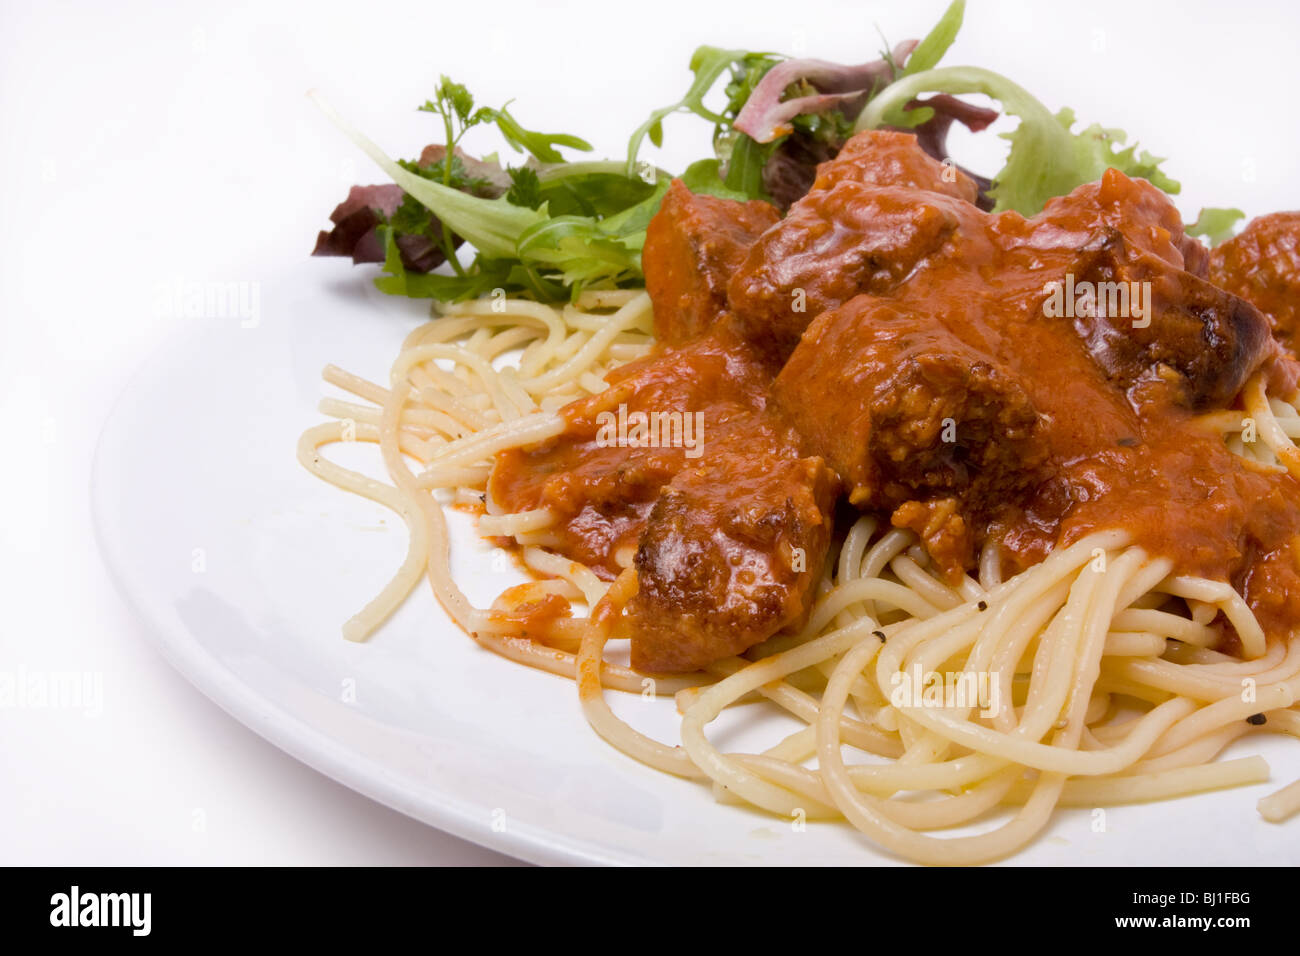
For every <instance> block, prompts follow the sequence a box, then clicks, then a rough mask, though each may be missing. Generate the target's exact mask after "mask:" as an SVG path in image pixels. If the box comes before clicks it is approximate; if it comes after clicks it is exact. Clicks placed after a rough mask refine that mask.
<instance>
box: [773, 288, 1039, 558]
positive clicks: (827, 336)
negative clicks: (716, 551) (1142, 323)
mask: <svg viewBox="0 0 1300 956" xmlns="http://www.w3.org/2000/svg"><path fill="white" fill-rule="evenodd" d="M773 395H774V397H775V399H776V402H777V403H778V405H779V406H780V408H781V409H782V411H784V412H785V414H786V416H787V417H788V418H789V420H790V421H791V422H792V423H793V424H794V426H795V428H796V429H797V430H798V431H799V433H800V434H801V435H803V436H804V437H805V439H806V440H807V442H808V443H809V446H810V447H811V448H813V449H815V450H816V451H817V452H818V453H819V454H821V455H824V456H825V458H826V460H827V462H828V463H829V464H830V465H831V466H832V467H833V468H834V469H835V470H836V471H837V472H838V473H839V475H840V476H841V477H842V478H843V479H844V482H845V484H846V485H847V487H848V490H849V501H850V502H851V503H853V504H855V505H857V506H858V507H861V508H869V509H872V510H884V511H889V512H892V511H894V510H895V509H897V508H899V507H900V506H902V505H903V504H905V503H907V502H913V501H928V500H931V499H936V500H950V499H951V500H953V501H955V502H956V507H957V508H958V510H959V512H960V513H961V514H964V515H967V516H973V517H979V518H982V519H984V518H987V517H989V516H990V515H991V514H992V513H993V511H994V510H995V506H996V505H998V504H1000V503H1001V502H1004V501H1007V500H1010V499H1011V498H1012V496H1014V495H1017V494H1019V493H1022V492H1024V491H1025V490H1026V489H1028V488H1031V487H1032V486H1033V485H1035V484H1036V483H1037V482H1039V481H1041V480H1042V478H1043V474H1042V465H1043V463H1044V461H1045V460H1046V458H1047V454H1048V448H1047V443H1046V437H1045V430H1046V429H1045V422H1044V421H1043V420H1042V418H1041V416H1040V415H1039V413H1038V411H1037V409H1036V408H1035V407H1034V405H1033V402H1032V401H1031V400H1030V398H1029V396H1028V394H1027V392H1026V391H1025V389H1024V387H1023V386H1022V385H1021V383H1020V381H1018V379H1017V376H1016V375H1015V374H1014V373H1012V372H1011V371H1010V369H1008V368H1007V367H1006V366H1005V365H1003V364H1002V363H1001V362H999V361H997V360H996V359H994V358H993V357H992V356H991V355H988V354H986V353H984V352H981V351H980V350H978V349H976V348H972V347H971V346H969V345H967V344H966V343H965V342H963V341H962V340H961V339H959V338H958V337H957V336H956V335H954V334H953V333H952V332H951V331H950V330H949V329H948V328H947V327H946V326H945V325H944V324H943V323H942V322H941V321H940V320H939V319H938V318H936V317H934V316H930V315H927V314H925V313H922V312H917V311H913V310H910V309H907V308H904V307H900V306H898V305H895V304H894V303H892V302H891V301H890V300H888V299H880V298H875V297H872V296H865V295H864V296H858V297H856V298H854V299H851V300H849V301H848V302H847V303H845V304H844V305H842V306H840V307H839V308H838V309H832V310H830V311H828V312H825V313H823V314H822V315H821V316H819V317H818V318H817V320H816V321H815V322H814V323H813V324H812V325H811V326H810V327H809V329H808V331H807V332H806V333H805V334H804V337H803V341H802V342H801V343H800V345H799V347H798V348H797V349H795V352H794V354H793V355H792V356H791V357H790V361H789V362H788V363H787V364H786V366H785V368H784V369H783V370H782V372H781V374H780V375H779V376H778V377H777V380H776V383H775V385H774V387H773ZM950 510H951V509H950ZM900 523H901V522H900ZM968 524H969V523H968V522H966V521H963V528H965V527H967V526H968ZM926 527H928V524H927V525H926ZM939 530H941V529H939V528H935V529H932V531H931V532H930V534H931V535H937V534H938V532H939ZM942 530H944V531H945V532H946V533H948V534H951V532H952V529H951V526H950V525H945V526H944V527H943V529H942ZM922 537H927V535H926V534H924V533H923V534H922ZM948 550H949V551H955V553H958V554H961V555H966V554H967V553H968V552H969V550H970V546H969V542H967V543H965V544H954V545H950V546H949V548H948Z"/></svg>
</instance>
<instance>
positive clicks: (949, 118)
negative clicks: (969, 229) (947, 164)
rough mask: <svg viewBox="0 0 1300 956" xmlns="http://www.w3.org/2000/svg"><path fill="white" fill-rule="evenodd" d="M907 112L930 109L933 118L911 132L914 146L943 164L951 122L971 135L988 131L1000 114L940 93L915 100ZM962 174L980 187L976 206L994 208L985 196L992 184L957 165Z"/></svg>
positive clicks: (946, 154) (908, 106) (986, 209)
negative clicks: (965, 129) (915, 144)
mask: <svg viewBox="0 0 1300 956" xmlns="http://www.w3.org/2000/svg"><path fill="white" fill-rule="evenodd" d="M904 109H906V110H909V111H911V110H918V109H925V110H929V111H930V112H931V113H932V114H933V115H932V116H931V117H930V118H929V119H928V120H926V121H925V122H923V123H921V125H919V126H916V127H914V128H913V129H912V132H913V133H915V134H916V142H917V145H918V146H920V147H921V149H923V150H925V152H926V153H928V154H929V155H930V156H933V157H934V158H935V159H937V160H939V161H940V162H943V161H944V160H947V159H949V156H948V131H949V130H950V129H952V124H953V123H961V124H962V125H963V126H965V127H966V128H967V129H968V130H970V131H971V132H972V133H978V132H981V131H982V130H985V129H988V127H989V125H990V124H991V123H992V122H993V121H994V120H996V119H997V118H998V116H1000V115H1001V114H1000V113H998V111H997V110H993V109H988V108H987V107H983V106H976V105H975V104H974V103H967V102H965V101H964V100H959V99H957V97H955V96H949V95H948V94H947V93H939V94H936V95H935V96H931V97H929V98H927V99H915V100H912V102H910V103H908V104H907V106H905V107H904ZM957 168H958V169H960V170H961V171H962V172H963V173H965V174H966V175H967V176H969V177H970V178H971V179H973V180H974V181H975V185H977V186H978V187H979V197H978V199H977V200H976V205H978V206H979V207H980V208H981V209H983V210H984V211H985V212H987V211H989V210H991V209H992V208H993V198H992V197H991V196H990V195H989V194H988V193H989V190H990V189H991V188H992V186H993V183H992V181H990V180H989V179H987V178H985V177H984V176H980V175H979V174H978V173H973V172H971V171H970V170H969V169H966V168H965V167H963V166H958V167H957Z"/></svg>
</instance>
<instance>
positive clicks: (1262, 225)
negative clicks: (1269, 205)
mask: <svg viewBox="0 0 1300 956" xmlns="http://www.w3.org/2000/svg"><path fill="white" fill-rule="evenodd" d="M1209 277H1210V281H1211V282H1213V283H1214V284H1215V285H1217V286H1219V288H1221V289H1226V290H1228V291H1229V292H1232V293H1234V294H1235V295H1239V296H1241V297H1242V298H1243V299H1245V300H1246V301H1247V302H1249V303H1251V304H1252V305H1254V306H1255V307H1256V308H1257V309H1259V310H1260V311H1261V312H1263V313H1264V315H1265V316H1267V317H1268V320H1269V323H1270V324H1271V325H1272V327H1273V334H1274V336H1276V337H1277V339H1278V341H1280V342H1281V343H1282V344H1283V345H1285V346H1286V347H1287V348H1288V349H1290V350H1291V351H1292V352H1293V353H1294V352H1297V351H1300V212H1275V213H1273V214H1272V215H1271V216H1260V217H1259V218H1257V219H1252V220H1251V222H1250V224H1249V225H1248V226H1246V228H1245V229H1243V230H1242V232H1241V234H1240V235H1238V236H1237V237H1235V238H1233V239H1229V240H1228V241H1227V242H1224V243H1221V244H1220V245H1218V246H1217V247H1215V249H1214V251H1213V252H1211V253H1210V270H1209Z"/></svg>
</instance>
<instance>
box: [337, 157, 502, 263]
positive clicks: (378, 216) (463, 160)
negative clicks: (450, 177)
mask: <svg viewBox="0 0 1300 956" xmlns="http://www.w3.org/2000/svg"><path fill="white" fill-rule="evenodd" d="M446 155H447V151H446V149H445V148H444V147H443V146H439V145H434V146H426V147H425V148H424V150H423V152H421V153H420V159H419V162H418V164H415V165H417V166H418V168H420V169H421V170H423V171H425V172H426V173H428V174H430V175H436V171H437V167H438V166H439V165H440V164H441V163H442V162H443V160H444V158H445V157H446ZM453 155H454V156H455V157H456V181H457V183H458V185H460V186H461V187H462V189H463V190H464V191H465V192H468V193H470V194H471V195H474V196H479V197H482V198H485V199H495V198H496V197H498V196H500V195H502V194H503V193H505V191H506V190H507V189H509V188H510V176H509V175H508V174H507V173H506V171H505V170H504V169H502V168H501V166H500V165H499V164H497V163H494V162H484V161H482V160H479V159H475V158H474V157H473V156H470V155H469V154H467V153H465V152H462V151H461V150H459V149H457V150H456V151H455V153H454V154H453ZM430 171H432V173H430ZM411 202H412V201H411V200H410V199H409V197H408V196H407V194H406V192H405V191H404V190H403V189H402V187H401V186H398V185H396V184H393V183H387V184H385V185H382V186H353V187H352V188H351V189H350V190H349V191H348V198H347V199H345V200H343V202H341V203H339V205H338V206H336V207H335V209H334V211H333V212H332V213H330V221H331V222H332V223H334V228H333V229H332V230H330V231H329V232H321V233H320V234H319V235H318V236H317V237H316V248H315V249H313V250H312V255H313V256H349V257H351V259H352V261H353V263H363V262H384V261H385V259H386V258H388V256H387V254H386V248H385V240H384V236H383V235H382V234H381V227H382V226H384V225H385V224H386V223H390V222H393V221H394V220H395V218H396V220H397V221H398V222H401V216H400V214H399V213H400V211H401V210H402V209H403V206H404V205H406V206H408V207H409V206H410V204H411ZM419 209H420V215H421V219H420V222H419V224H418V230H414V229H413V230H412V231H403V230H402V229H400V228H399V229H397V230H396V231H395V235H394V238H393V243H394V245H395V246H396V248H397V251H398V253H399V254H400V255H401V259H402V265H403V266H404V267H405V269H406V271H408V272H431V271H433V270H434V269H436V268H437V267H438V266H440V265H442V263H444V262H445V261H446V257H445V256H444V255H443V251H442V247H441V245H440V244H439V243H438V242H437V241H435V239H434V238H433V237H434V236H435V235H436V232H435V231H436V230H438V229H440V228H441V225H440V224H439V222H438V219H437V217H436V216H434V215H433V214H432V213H428V212H427V211H425V210H424V208H423V207H422V206H421V207H419ZM460 242H461V240H460V238H459V237H453V245H456V246H459V245H460Z"/></svg>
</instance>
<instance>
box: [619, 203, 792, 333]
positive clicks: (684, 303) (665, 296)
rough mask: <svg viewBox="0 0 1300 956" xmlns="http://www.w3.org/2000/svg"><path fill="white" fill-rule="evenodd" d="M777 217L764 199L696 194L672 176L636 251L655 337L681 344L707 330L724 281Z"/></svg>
mask: <svg viewBox="0 0 1300 956" xmlns="http://www.w3.org/2000/svg"><path fill="white" fill-rule="evenodd" d="M779 218H780V216H779V215H778V214H777V211H776V210H775V209H774V208H773V207H772V206H771V205H769V204H768V203H765V202H758V201H754V202H747V203H738V202H733V201H731V200H728V199H718V198H716V197H714V196H697V195H696V194H695V193H693V192H691V191H690V190H689V189H687V188H686V187H685V186H683V185H682V183H681V180H676V179H675V180H673V182H672V185H671V186H669V188H668V193H667V194H666V195H665V196H664V200H663V203H662V205H660V207H659V212H658V213H657V214H656V215H655V217H654V218H653V219H651V220H650V226H649V227H648V228H647V229H646V237H645V248H644V250H643V251H642V253H641V257H642V261H643V262H644V264H645V273H646V291H648V292H649V293H650V299H651V301H653V302H654V311H655V336H656V337H657V338H658V339H659V340H660V341H661V342H665V343H667V344H669V345H680V344H681V343H683V342H687V341H689V340H691V339H693V338H695V337H696V336H697V335H702V334H703V333H705V332H707V331H708V330H709V329H710V328H712V327H713V323H714V322H715V321H716V320H717V318H718V315H719V313H721V312H722V310H723V309H725V308H726V305H727V281H728V280H729V279H730V278H731V275H732V273H734V272H735V271H736V269H737V268H738V267H739V266H740V263H741V261H742V260H743V259H744V258H745V253H746V252H747V251H748V250H749V247H750V246H752V245H753V244H754V240H756V239H757V238H758V237H759V235H760V234H761V233H762V232H763V231H764V230H765V229H767V228H768V227H769V226H772V225H774V224H775V223H776V222H777V220H778V219H779Z"/></svg>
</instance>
